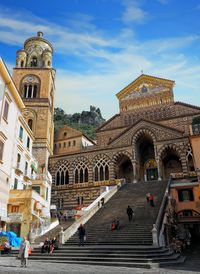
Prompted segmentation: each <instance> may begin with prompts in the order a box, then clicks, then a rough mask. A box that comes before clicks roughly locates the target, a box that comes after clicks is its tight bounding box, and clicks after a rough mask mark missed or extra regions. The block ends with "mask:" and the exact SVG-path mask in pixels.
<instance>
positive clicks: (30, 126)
mask: <svg viewBox="0 0 200 274" xmlns="http://www.w3.org/2000/svg"><path fill="white" fill-rule="evenodd" d="M28 126H29V128H30V129H31V130H33V120H32V119H29V120H28Z"/></svg>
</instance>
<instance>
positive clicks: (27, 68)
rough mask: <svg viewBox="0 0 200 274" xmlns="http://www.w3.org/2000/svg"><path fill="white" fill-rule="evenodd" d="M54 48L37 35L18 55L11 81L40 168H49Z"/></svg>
mask: <svg viewBox="0 0 200 274" xmlns="http://www.w3.org/2000/svg"><path fill="white" fill-rule="evenodd" d="M52 55H53V47H52V45H51V43H50V42H49V41H47V40H46V39H44V38H43V33H42V32H38V33H37V36H36V37H31V38H29V39H27V40H26V41H25V42H24V48H23V49H21V50H18V51H17V58H16V67H15V68H14V69H13V79H14V82H15V84H16V86H17V88H18V90H19V93H20V96H21V98H22V100H23V102H24V104H25V106H26V108H25V110H24V112H23V116H24V118H25V119H26V121H27V123H28V125H29V127H30V129H31V130H32V131H33V134H34V137H35V141H34V144H33V154H34V156H35V158H36V159H37V160H38V163H39V166H40V167H41V168H42V169H43V170H44V168H45V169H46V170H47V167H48V158H49V156H50V155H52V153H53V136H54V123H53V114H54V92H55V70H54V69H53V68H52Z"/></svg>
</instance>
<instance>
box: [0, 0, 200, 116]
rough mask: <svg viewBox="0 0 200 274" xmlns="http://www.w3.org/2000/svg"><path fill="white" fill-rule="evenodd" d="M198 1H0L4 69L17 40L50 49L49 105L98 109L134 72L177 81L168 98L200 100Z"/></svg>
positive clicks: (111, 108)
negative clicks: (45, 43)
mask: <svg viewBox="0 0 200 274" xmlns="http://www.w3.org/2000/svg"><path fill="white" fill-rule="evenodd" d="M199 18H200V0H188V1H187V0H186V1H185V0H58V1H55V0H40V1H39V0H35V1H31V0H30V1H24V0H17V1H16V0H1V1H0V56H1V57H2V58H3V59H4V60H5V62H6V63H7V65H8V67H9V68H10V69H11V68H12V67H13V66H14V65H15V58H16V51H17V50H18V49H20V48H22V45H23V42H24V40H26V39H27V38H29V37H32V36H35V35H36V33H37V31H39V30H41V31H43V32H44V38H46V39H48V40H49V41H50V42H52V44H53V46H54V58H53V66H54V68H56V70H57V75H56V93H55V105H56V106H59V107H62V108H63V109H64V110H65V111H66V112H67V113H74V112H80V111H82V110H87V109H89V106H90V105H94V106H98V107H100V109H101V111H102V114H103V116H104V117H105V118H106V119H108V118H110V117H111V116H112V115H114V114H116V113H117V112H118V111H119V109H118V101H117V99H116V97H115V94H116V93H117V92H119V91H120V90H121V89H122V88H124V87H125V86H126V85H128V84H129V83H130V82H132V81H133V80H134V79H135V78H136V77H138V76H139V75H140V74H141V71H142V70H143V72H144V73H145V74H150V75H155V76H158V77H163V78H168V79H172V80H175V81H176V86H175V88H174V94H175V100H176V101H183V102H186V103H190V104H194V105H200V96H199V93H200V20H199Z"/></svg>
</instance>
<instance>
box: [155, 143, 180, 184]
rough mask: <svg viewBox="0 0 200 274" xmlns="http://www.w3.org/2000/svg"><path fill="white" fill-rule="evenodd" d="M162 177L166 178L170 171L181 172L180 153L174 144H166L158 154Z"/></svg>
mask: <svg viewBox="0 0 200 274" xmlns="http://www.w3.org/2000/svg"><path fill="white" fill-rule="evenodd" d="M160 159H161V162H162V167H161V169H162V174H163V179H168V178H169V177H170V174H171V173H180V172H183V168H182V161H181V155H180V152H179V150H178V148H176V147H175V146H167V147H165V149H164V150H163V151H162V153H161V155H160Z"/></svg>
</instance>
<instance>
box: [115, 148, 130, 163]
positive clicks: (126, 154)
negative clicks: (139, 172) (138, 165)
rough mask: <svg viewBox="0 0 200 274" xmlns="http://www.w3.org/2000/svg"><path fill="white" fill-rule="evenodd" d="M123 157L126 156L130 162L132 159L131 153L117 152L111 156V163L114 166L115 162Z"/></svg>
mask: <svg viewBox="0 0 200 274" xmlns="http://www.w3.org/2000/svg"><path fill="white" fill-rule="evenodd" d="M124 155H125V156H127V157H128V158H129V159H130V161H131V162H132V160H133V157H132V155H131V153H129V152H128V151H118V152H116V153H115V154H114V155H113V163H114V164H116V163H117V161H118V160H119V159H120V158H121V157H122V156H124Z"/></svg>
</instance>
